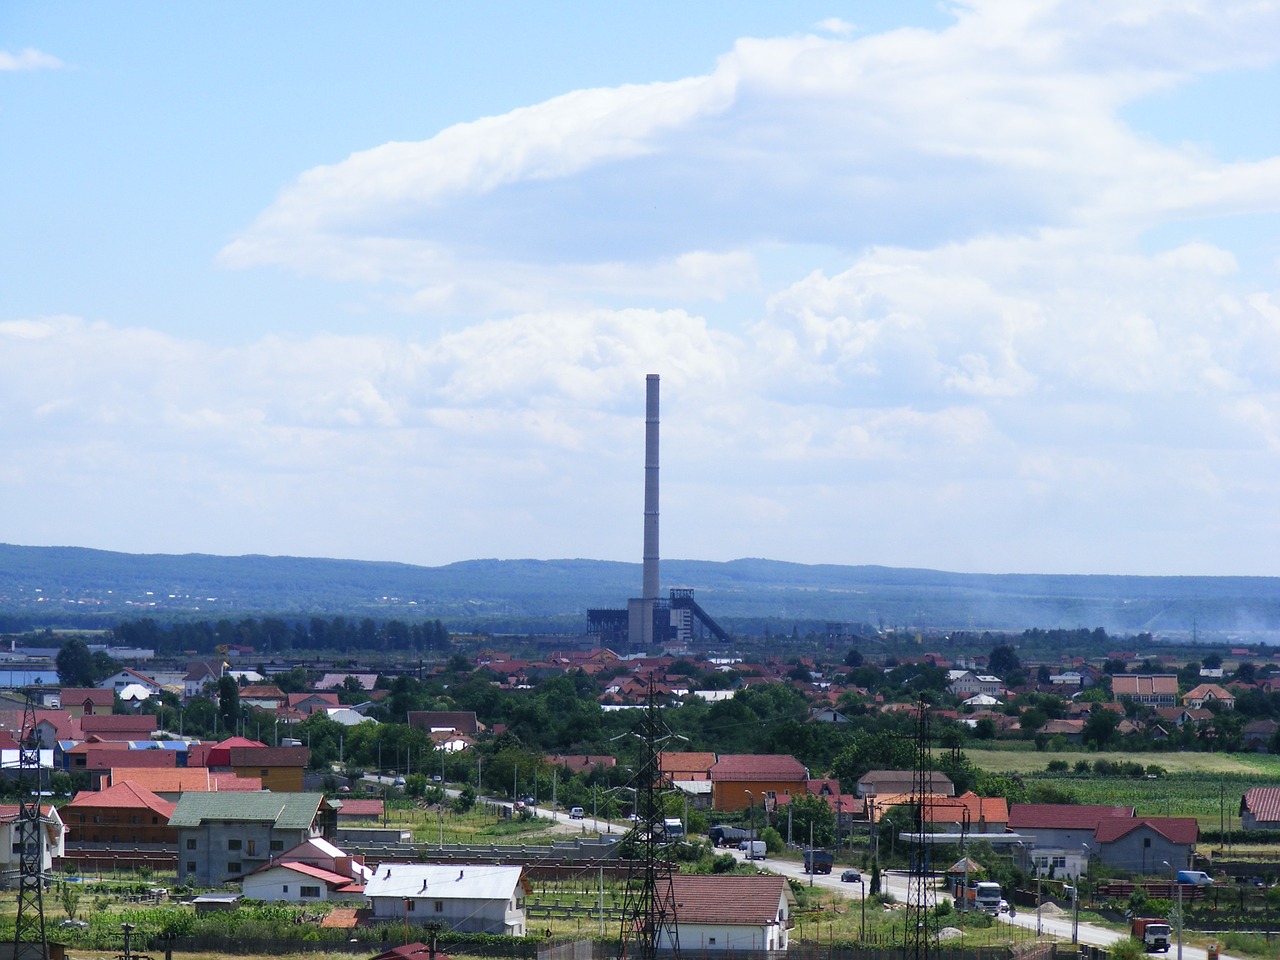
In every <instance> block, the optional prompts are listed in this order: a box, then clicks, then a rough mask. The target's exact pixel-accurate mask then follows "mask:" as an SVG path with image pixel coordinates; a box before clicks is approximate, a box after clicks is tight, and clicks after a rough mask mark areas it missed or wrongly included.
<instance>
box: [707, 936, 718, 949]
mask: <svg viewBox="0 0 1280 960" xmlns="http://www.w3.org/2000/svg"><path fill="white" fill-rule="evenodd" d="M715 945H716V938H715V937H707V946H709V947H714V946H715Z"/></svg>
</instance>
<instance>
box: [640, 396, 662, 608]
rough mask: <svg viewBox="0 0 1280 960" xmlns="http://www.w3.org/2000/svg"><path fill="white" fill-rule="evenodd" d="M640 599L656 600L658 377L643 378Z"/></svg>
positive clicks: (650, 601) (650, 602)
mask: <svg viewBox="0 0 1280 960" xmlns="http://www.w3.org/2000/svg"><path fill="white" fill-rule="evenodd" d="M640 597H641V599H643V600H645V601H648V602H649V603H647V604H646V606H651V604H652V601H654V600H657V599H658V375H657V374H656V373H651V374H649V376H647V377H645V415H644V583H643V586H642V588H641V591H640Z"/></svg>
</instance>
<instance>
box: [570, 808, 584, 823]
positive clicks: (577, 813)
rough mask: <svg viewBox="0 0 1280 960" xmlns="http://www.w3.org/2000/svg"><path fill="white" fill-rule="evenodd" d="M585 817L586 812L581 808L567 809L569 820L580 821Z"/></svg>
mask: <svg viewBox="0 0 1280 960" xmlns="http://www.w3.org/2000/svg"><path fill="white" fill-rule="evenodd" d="M585 815H586V811H585V810H583V809H582V808H581V807H570V808H569V819H570V820H581V819H582V818H583V817H584V816H585Z"/></svg>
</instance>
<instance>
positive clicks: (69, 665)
mask: <svg viewBox="0 0 1280 960" xmlns="http://www.w3.org/2000/svg"><path fill="white" fill-rule="evenodd" d="M54 663H55V664H56V665H57V668H58V681H59V682H60V683H61V684H62V685H63V686H64V687H92V686H93V685H94V683H96V682H97V679H98V678H97V677H96V676H95V675H94V663H93V654H92V653H91V652H90V650H89V645H88V644H87V643H85V642H84V641H83V640H81V639H80V638H79V637H72V638H71V639H70V640H67V641H65V642H64V643H63V644H62V647H61V648H60V649H59V650H58V656H57V658H56V659H55V660H54Z"/></svg>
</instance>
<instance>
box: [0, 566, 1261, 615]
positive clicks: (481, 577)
mask: <svg viewBox="0 0 1280 960" xmlns="http://www.w3.org/2000/svg"><path fill="white" fill-rule="evenodd" d="M662 583H663V589H664V591H665V589H666V588H667V587H669V586H680V587H692V588H693V589H694V590H695V591H696V597H697V600H698V602H699V604H700V605H701V606H702V607H703V608H704V609H706V610H707V611H708V612H709V613H710V614H711V615H712V616H714V617H716V618H717V619H719V620H722V621H724V622H727V623H732V622H735V621H736V622H739V623H743V624H747V623H761V622H772V623H778V622H789V623H810V624H817V625H819V628H820V626H821V625H822V624H823V623H824V622H826V621H849V622H854V623H868V624H872V625H877V626H879V625H884V626H902V627H905V626H911V627H926V628H938V629H963V630H984V629H992V630H1021V629H1024V628H1027V627H1044V628H1054V627H1070V628H1074V627H1090V628H1092V627H1099V626H1100V627H1103V628H1105V629H1106V630H1108V631H1110V632H1113V633H1138V632H1143V631H1150V632H1153V633H1165V634H1179V633H1184V632H1185V633H1190V631H1191V630H1192V629H1193V627H1194V628H1195V629H1198V630H1200V631H1202V632H1217V633H1220V634H1221V633H1224V632H1225V633H1231V632H1239V633H1240V634H1242V635H1245V636H1250V637H1261V638H1262V639H1266V634H1269V633H1271V632H1276V633H1277V634H1280V579H1277V578H1270V577H1119V576H1061V575H1042V576H1040V575H1034V576H1033V575H1022V574H1004V575H981V574H960V573H944V572H939V571H934V570H913V569H891V568H887V567H874V566H857V567H853V566H834V565H805V564H796V563H783V562H779V561H774V560H734V561H730V562H726V563H712V562H707V561H698V560H665V561H663V563H662ZM639 586H640V564H638V563H617V562H610V561H601V560H469V561H466V562H462V563H452V564H449V565H447V566H442V567H416V566H411V565H409V564H402V563H388V562H367V561H355V560H324V559H309V558H300V557H264V556H245V557H216V556H207V555H203V554H185V555H180V556H168V555H155V554H145V555H139V554H125V553H113V552H108V551H103V550H89V549H84V548H79V547H23V546H12V545H3V544H0V629H8V630H13V629H27V628H29V627H31V626H69V625H77V624H79V625H86V626H90V625H109V624H111V623H114V622H116V621H117V620H119V619H120V618H122V617H125V618H137V617H143V616H153V617H157V618H166V617H172V616H184V617H189V616H199V617H201V618H218V617H239V616H253V615H259V614H272V615H285V616H288V615H310V614H353V615H354V614H359V615H361V616H373V617H395V618H399V619H406V620H411V619H419V618H430V619H433V620H434V619H441V620H444V621H445V622H447V623H448V624H449V625H450V626H451V627H454V628H455V629H457V628H459V627H465V626H467V625H476V626H484V625H485V624H490V625H492V626H491V628H492V629H516V630H524V629H530V628H529V627H528V626H524V624H528V623H532V622H534V621H544V622H550V623H557V624H558V627H559V628H560V629H565V630H581V629H583V628H584V626H585V614H586V610H587V609H588V608H591V607H620V606H624V605H625V603H626V600H627V598H628V597H631V596H635V595H636V594H637V593H638V592H639Z"/></svg>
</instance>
